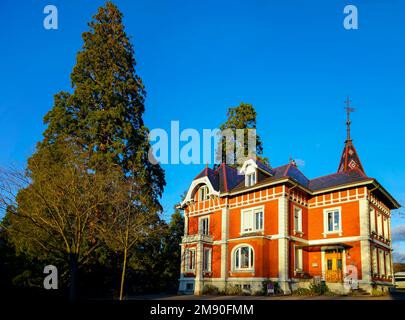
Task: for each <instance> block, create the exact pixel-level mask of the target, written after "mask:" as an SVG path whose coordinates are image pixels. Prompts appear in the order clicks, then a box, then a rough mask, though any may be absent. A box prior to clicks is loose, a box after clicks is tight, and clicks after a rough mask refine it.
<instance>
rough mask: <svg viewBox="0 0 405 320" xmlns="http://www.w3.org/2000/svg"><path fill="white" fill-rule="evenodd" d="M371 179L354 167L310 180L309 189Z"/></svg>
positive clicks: (314, 189)
mask: <svg viewBox="0 0 405 320" xmlns="http://www.w3.org/2000/svg"><path fill="white" fill-rule="evenodd" d="M367 180H372V178H370V177H367V176H366V175H365V174H364V173H363V172H362V171H361V170H360V169H358V168H354V169H352V170H349V171H345V172H338V173H334V174H330V175H327V176H323V177H319V178H315V179H312V180H310V182H309V189H311V190H313V191H317V190H320V189H325V188H331V187H335V186H340V185H344V184H348V183H353V182H361V181H367Z"/></svg>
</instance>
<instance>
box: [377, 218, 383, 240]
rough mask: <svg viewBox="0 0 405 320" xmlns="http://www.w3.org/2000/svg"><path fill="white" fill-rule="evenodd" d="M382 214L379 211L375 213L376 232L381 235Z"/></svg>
mask: <svg viewBox="0 0 405 320" xmlns="http://www.w3.org/2000/svg"><path fill="white" fill-rule="evenodd" d="M382 228H383V227H382V215H381V214H380V213H378V214H377V229H378V230H377V232H378V235H379V236H382V235H383V230H382Z"/></svg>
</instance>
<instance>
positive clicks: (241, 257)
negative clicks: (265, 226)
mask: <svg viewBox="0 0 405 320" xmlns="http://www.w3.org/2000/svg"><path fill="white" fill-rule="evenodd" d="M253 262H254V254H253V248H252V247H251V246H248V245H241V246H239V247H237V248H236V249H235V250H234V252H233V269H234V270H251V269H253Z"/></svg>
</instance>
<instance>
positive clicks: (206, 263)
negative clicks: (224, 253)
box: [203, 248, 212, 272]
mask: <svg viewBox="0 0 405 320" xmlns="http://www.w3.org/2000/svg"><path fill="white" fill-rule="evenodd" d="M211 253H212V249H211V248H204V257H203V271H206V272H210V271H211V260H212V257H211Z"/></svg>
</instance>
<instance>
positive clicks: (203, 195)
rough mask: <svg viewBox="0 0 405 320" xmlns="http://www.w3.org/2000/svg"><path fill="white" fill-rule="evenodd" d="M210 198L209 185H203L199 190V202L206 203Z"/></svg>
mask: <svg viewBox="0 0 405 320" xmlns="http://www.w3.org/2000/svg"><path fill="white" fill-rule="evenodd" d="M209 198H210V189H209V188H208V186H207V185H202V186H201V187H200V188H199V189H198V200H199V201H205V200H208V199H209Z"/></svg>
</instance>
